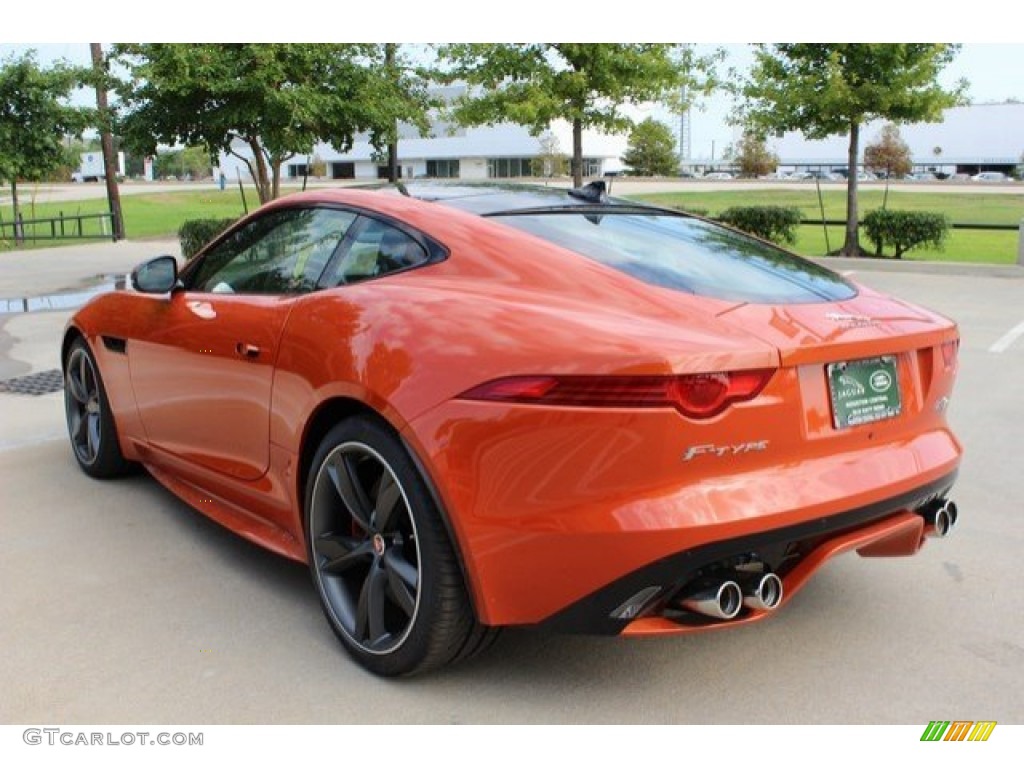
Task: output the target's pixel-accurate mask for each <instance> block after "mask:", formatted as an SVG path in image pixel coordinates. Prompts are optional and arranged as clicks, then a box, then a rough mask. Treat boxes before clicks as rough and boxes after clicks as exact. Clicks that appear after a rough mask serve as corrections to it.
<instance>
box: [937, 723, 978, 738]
mask: <svg viewBox="0 0 1024 768" xmlns="http://www.w3.org/2000/svg"><path fill="white" fill-rule="evenodd" d="M972 725H974V722H973V721H971V720H954V721H953V723H952V724H951V725H950V726H949V731H947V732H946V738H944V739H943V741H963V740H964V739H966V738H967V734H968V733H969V732H970V730H971V726H972Z"/></svg>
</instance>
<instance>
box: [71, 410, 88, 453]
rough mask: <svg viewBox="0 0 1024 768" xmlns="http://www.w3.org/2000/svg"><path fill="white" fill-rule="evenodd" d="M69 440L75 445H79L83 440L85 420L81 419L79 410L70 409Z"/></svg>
mask: <svg viewBox="0 0 1024 768" xmlns="http://www.w3.org/2000/svg"><path fill="white" fill-rule="evenodd" d="M70 418H71V425H70V427H71V439H72V440H73V441H74V442H75V444H76V445H77V444H80V443H81V442H82V441H83V440H84V439H85V419H84V418H83V417H82V411H81V409H79V408H74V407H73V408H72V410H71V416H70Z"/></svg>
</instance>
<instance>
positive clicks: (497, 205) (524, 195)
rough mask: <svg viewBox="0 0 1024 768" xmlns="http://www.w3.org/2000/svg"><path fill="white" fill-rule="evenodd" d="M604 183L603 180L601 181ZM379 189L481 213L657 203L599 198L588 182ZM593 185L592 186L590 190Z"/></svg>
mask: <svg viewBox="0 0 1024 768" xmlns="http://www.w3.org/2000/svg"><path fill="white" fill-rule="evenodd" d="M597 183H599V184H603V182H597ZM373 186H374V188H376V189H390V190H394V191H395V192H398V193H401V194H404V195H408V196H409V197H414V198H416V199H417V200H426V201H430V202H437V203H440V204H442V205H447V206H451V207H452V208H458V209H460V210H463V211H467V212H469V213H475V214H477V215H479V216H491V215H497V214H503V213H520V212H526V211H530V210H545V211H550V210H552V209H559V208H577V207H579V208H591V209H592V208H594V207H595V206H600V207H601V208H603V209H605V210H607V209H608V208H627V209H634V210H635V209H638V208H645V209H650V208H654V206H647V205H641V204H639V203H636V202H634V201H631V200H625V199H622V198H614V197H607V196H604V197H599V196H598V195H597V194H596V192H597V190H598V189H599V188H598V187H596V186H591V185H587V186H586V187H583V189H582V190H573V189H567V188H565V187H547V186H541V185H539V184H514V183H502V182H480V183H476V184H474V183H467V182H441V181H412V182H407V183H399V184H381V185H373ZM588 187H589V189H588Z"/></svg>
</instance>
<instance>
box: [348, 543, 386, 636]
mask: <svg viewBox="0 0 1024 768" xmlns="http://www.w3.org/2000/svg"><path fill="white" fill-rule="evenodd" d="M386 584H387V577H386V576H385V575H384V571H383V570H382V569H381V567H380V564H379V562H374V564H373V565H372V566H370V572H369V574H368V575H367V577H366V580H365V581H364V582H363V588H362V590H361V591H360V593H359V604H358V605H357V606H356V633H355V634H356V638H357V639H359V640H360V641H362V640H366V641H367V642H368V643H369V645H377V644H378V643H379V642H380V641H381V640H382V639H383V638H384V635H385V634H387V629H386V627H385V626H384V587H385V586H386Z"/></svg>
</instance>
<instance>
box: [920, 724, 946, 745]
mask: <svg viewBox="0 0 1024 768" xmlns="http://www.w3.org/2000/svg"><path fill="white" fill-rule="evenodd" d="M948 727H949V720H932V721H931V722H930V723H928V727H927V728H925V729H924V733H922V734H921V741H939V740H940V739H942V734H944V733H945V732H946V729H947V728H948Z"/></svg>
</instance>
